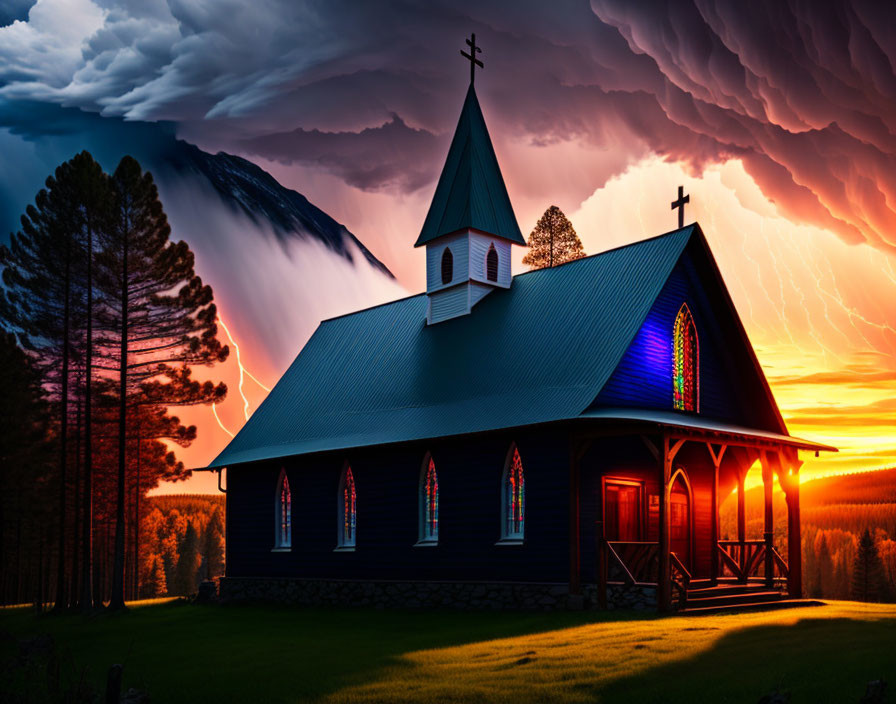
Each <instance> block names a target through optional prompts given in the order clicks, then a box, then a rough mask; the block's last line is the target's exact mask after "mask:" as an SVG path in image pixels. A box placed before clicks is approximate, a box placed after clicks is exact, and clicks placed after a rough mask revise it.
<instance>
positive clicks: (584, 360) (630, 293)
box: [210, 225, 703, 467]
mask: <svg viewBox="0 0 896 704" xmlns="http://www.w3.org/2000/svg"><path fill="white" fill-rule="evenodd" d="M695 233H696V234H695ZM695 236H696V237H699V238H701V239H702V237H703V236H702V234H700V233H699V228H696V227H695V226H693V225H691V226H688V227H686V228H683V229H681V230H676V231H674V232H671V233H668V234H666V235H662V236H660V237H656V238H653V239H649V240H645V241H643V242H638V243H636V244H632V245H628V246H626V247H621V248H619V249H614V250H611V251H609V252H604V253H603V254H599V255H595V256H592V257H587V258H585V259H579V260H577V261H574V262H570V263H568V264H563V265H562V266H557V267H554V268H549V269H539V270H536V271H531V272H528V273H525V274H520V275H518V276H516V277H514V280H513V285H512V286H511V287H510V288H509V289H507V290H496V291H494V292H492V293H491V294H489V295H488V296H486V297H485V298H484V299H483V300H482V301H480V302H479V303H478V304H477V305H476V308H475V310H474V311H473V312H472V313H471V314H470V315H466V316H462V317H459V318H455V319H453V320H448V321H445V322H442V323H439V324H438V325H431V326H427V325H426V296H425V295H423V294H421V295H418V296H412V297H410V298H405V299H402V300H399V301H394V302H392V303H387V304H385V305H381V306H377V307H375V308H370V309H367V310H363V311H359V312H357V313H353V314H351V315H346V316H343V317H340V318H333V319H331V320H326V321H324V322H322V323H321V324H320V326H319V327H318V328H317V330H316V331H315V333H314V335H312V337H311V339H310V340H309V341H308V343H307V344H306V345H305V348H304V349H303V350H302V351H301V353H300V354H299V356H298V357H297V358H296V359H295V361H294V362H293V363H292V365H291V366H290V367H289V369H288V370H287V371H286V373H285V374H284V375H283V377H282V378H281V379H280V381H279V382H278V383H277V385H276V386H275V387H274V389H273V390H272V391H271V393H270V394H269V395H268V397H267V398H266V399H265V401H264V402H263V403H262V404H261V406H260V407H259V408H258V410H257V411H256V412H255V413H254V414H253V415H252V417H251V418H250V419H249V421H248V422H247V423H246V425H245V426H244V427H243V429H242V430H240V432H239V433H238V434H237V436H236V437H235V438H234V439H233V440H232V441H231V442H230V444H229V445H228V446H227V447H226V448H225V449H224V451H223V452H221V454H220V455H219V456H218V457H217V458H216V459H215V460H214V461H213V462H212V464H211V465H210V466H211V467H222V466H225V465H228V464H235V463H242V462H250V461H254V460H261V459H272V458H276V457H286V456H290V455H299V454H305V453H310V452H320V451H326V450H340V449H347V448H354V447H362V446H368V445H379V444H385V443H393V442H404V441H411V440H422V439H426V438H434V437H444V436H449V435H458V434H464V433H472V432H479V431H486V430H495V429H499V428H510V427H518V426H524V425H530V424H534V423H543V422H550V421H557V420H564V419H571V418H576V417H578V416H580V414H581V413H583V412H584V411H585V410H586V409H587V408H588V407H589V406H590V405H591V403H592V402H593V401H594V399H595V397H596V396H597V395H598V393H599V392H600V390H601V388H602V386H603V385H604V383H606V381H607V379H608V378H609V377H610V375H611V374H612V372H613V370H614V369H615V368H616V366H617V364H618V363H619V360H620V358H621V357H622V355H623V354H624V353H625V351H626V349H627V348H628V346H629V344H630V343H631V341H632V339H633V338H634V336H635V334H636V333H637V332H638V330H639V329H640V327H641V325H642V323H643V322H644V319H645V318H646V317H647V314H648V312H649V311H650V309H651V306H652V304H653V302H654V300H655V299H656V297H657V296H658V295H659V292H660V290H661V289H662V287H663V285H664V283H665V282H666V280H667V278H668V277H669V274H670V273H671V271H672V269H673V268H674V267H675V264H676V262H677V261H678V259H679V257H680V256H681V254H682V252H683V251H684V248H685V247H686V245H687V244H688V242H689V241H690V240H691V239H692V238H693V237H695Z"/></svg>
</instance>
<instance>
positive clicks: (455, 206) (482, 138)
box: [414, 84, 526, 247]
mask: <svg viewBox="0 0 896 704" xmlns="http://www.w3.org/2000/svg"><path fill="white" fill-rule="evenodd" d="M467 228H473V229H476V230H481V231H483V232H488V233H490V234H492V235H497V236H499V237H503V238H505V239H508V240H510V241H511V242H515V243H516V244H523V245H524V244H526V241H525V240H524V239H523V235H522V233H521V232H520V227H519V224H518V223H517V221H516V215H514V212H513V206H512V205H511V204H510V196H508V195H507V187H506V186H505V185H504V178H503V176H502V175H501V168H500V166H498V158H497V157H496V156H495V150H494V148H493V147H492V141H491V138H490V137H489V134H488V129H487V128H486V126H485V118H484V117H483V116H482V109H481V108H480V107H479V101H478V99H477V98H476V91H475V90H473V85H472V84H470V88H469V90H468V91H467V97H466V99H465V100H464V106H463V109H462V110H461V114H460V119H459V120H458V123H457V129H456V130H455V132H454V138H453V139H452V140H451V147H450V148H449V149H448V157H447V158H446V159H445V166H444V167H443V169H442V174H441V176H440V177H439V182H438V184H437V185H436V191H435V194H434V195H433V198H432V203H431V204H430V206H429V212H427V214H426V219H425V220H424V221H423V229H422V230H421V231H420V236H419V237H418V238H417V242H416V243H415V244H414V246H415V247H419V246H420V245H423V244H426V243H427V242H430V241H432V240H434V239H436V238H437V237H441V236H442V235H447V234H449V233H451V232H456V231H458V230H463V229H467Z"/></svg>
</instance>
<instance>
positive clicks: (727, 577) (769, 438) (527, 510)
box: [208, 35, 835, 611]
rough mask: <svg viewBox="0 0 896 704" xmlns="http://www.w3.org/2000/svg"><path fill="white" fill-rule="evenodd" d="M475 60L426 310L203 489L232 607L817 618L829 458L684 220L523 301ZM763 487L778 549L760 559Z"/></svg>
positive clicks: (409, 304)
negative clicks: (822, 489)
mask: <svg viewBox="0 0 896 704" xmlns="http://www.w3.org/2000/svg"><path fill="white" fill-rule="evenodd" d="M467 44H469V45H470V54H466V53H464V52H461V53H464V55H465V56H466V57H467V58H469V59H470V61H471V80H470V86H469V89H468V91H467V95H466V98H465V100H464V104H463V108H462V110H461V115H460V120H459V121H458V124H457V129H456V132H455V134H454V137H453V140H452V142H451V146H450V148H449V151H448V155H447V158H446V161H445V165H444V168H443V169H442V172H441V176H440V178H439V181H438V184H437V186H436V190H435V194H434V196H433V199H432V203H431V205H430V208H429V212H428V214H427V216H426V219H425V220H424V222H423V226H422V229H421V231H420V235H419V237H418V238H417V241H416V243H415V246H416V247H424V248H425V253H426V291H425V293H421V294H419V295H415V296H411V297H408V298H404V299H401V300H397V301H393V302H391V303H386V304H384V305H379V306H375V307H372V308H368V309H366V310H361V311H358V312H355V313H352V314H349V315H344V316H340V317H337V318H333V319H330V320H325V321H323V322H322V323H321V324H320V326H319V327H318V328H317V330H316V331H315V333H314V334H313V336H312V337H311V339H310V340H309V341H308V343H307V344H306V345H305V347H304V348H303V349H302V350H301V352H300V353H299V355H298V357H296V359H295V361H294V362H293V363H292V365H291V366H290V367H289V369H288V370H287V371H286V373H285V374H284V375H283V377H282V378H281V379H280V381H279V382H278V383H277V385H276V386H275V387H274V389H273V390H272V391H271V393H270V395H269V396H268V397H267V399H266V400H265V401H264V402H263V403H262V405H261V406H260V407H259V408H258V410H257V411H256V412H255V414H254V415H253V416H252V417H251V418H250V419H249V421H248V422H247V423H246V425H245V426H244V427H243V428H242V430H241V431H240V432H239V433H238V434H237V436H236V437H235V438H234V439H233V440H232V441H231V442H230V444H229V445H228V446H227V447H226V448H225V449H224V450H223V451H222V452H221V454H220V455H219V456H218V457H217V458H216V459H215V460H214V461H213V462H212V463H211V465H210V466H209V467H208V469H210V470H213V471H217V472H219V486H220V485H221V473H223V472H225V470H226V544H227V564H226V574H225V576H224V577H223V578H222V579H221V583H220V593H221V597H222V599H224V600H231V601H238V600H278V601H291V602H294V603H300V604H314V605H358V606H377V607H387V608H392V607H399V608H402V607H411V608H414V607H418V608H460V609H486V608H511V609H514V608H515V609H551V608H583V607H584V608H655V609H659V610H660V611H670V610H676V609H688V610H693V611H701V610H702V611H708V610H712V609H718V608H722V607H729V608H730V607H731V606H733V605H735V606H736V605H739V606H742V607H746V606H756V605H763V604H766V605H767V604H770V603H781V604H784V603H789V602H788V601H787V600H788V598H790V599H797V598H800V597H801V595H802V585H801V569H800V504H799V470H800V465H801V461H800V459H799V451H800V450H803V451H811V452H816V453H817V452H819V451H834V450H835V448H832V447H828V446H825V445H820V444H817V443H814V442H811V441H807V440H801V439H798V438H795V437H792V436H791V435H790V434H789V433H788V431H787V428H786V426H785V424H784V421H783V419H782V417H781V413H780V412H779V410H778V407H777V405H776V403H775V399H774V397H773V396H772V393H771V390H770V388H769V385H768V382H767V381H766V379H765V376H764V375H763V372H762V368H761V367H760V364H759V362H758V360H757V358H756V355H755V353H754V351H753V348H752V346H751V345H750V341H749V340H748V338H747V334H746V332H745V330H744V327H743V325H742V323H741V321H740V318H739V317H738V314H737V311H736V310H735V307H734V304H733V302H732V300H731V297H730V295H729V294H728V291H727V289H726V287H725V283H724V281H723V279H722V276H721V274H720V271H719V269H718V267H717V265H716V262H715V260H714V259H713V255H712V252H711V251H710V249H709V246H708V244H707V241H706V238H705V237H704V234H703V232H702V231H701V229H700V226H699V225H698V224H696V223H694V224H690V225H686V226H685V225H684V222H683V206H684V202H685V200H686V199H684V198H682V197H681V193H680V192H679V200H678V201H677V202H676V203H674V204H673V206H677V207H679V227H678V229H676V230H674V231H672V232H668V233H666V234H663V235H659V236H657V237H653V238H650V239H646V240H643V241H640V242H635V243H634V244H630V245H627V246H624V247H619V248H617V249H613V250H610V251H606V252H603V253H601V254H597V255H594V256H590V257H586V258H584V259H579V260H576V261H572V262H569V263H565V264H562V265H559V266H555V267H552V268H546V269H538V270H534V271H530V272H526V273H522V274H517V275H516V276H514V275H512V273H511V263H510V262H511V248H512V247H513V246H515V245H517V246H525V244H526V242H525V240H524V238H523V236H522V234H521V232H520V228H519V226H518V224H517V220H516V216H515V215H514V211H513V207H512V206H511V202H510V198H509V196H508V194H507V189H506V187H505V185H504V180H503V177H502V175H501V170H500V168H499V166H498V160H497V157H496V155H495V151H494V149H493V147H492V143H491V139H490V137H489V133H488V130H487V128H486V123H485V120H484V117H483V114H482V110H481V109H480V106H479V102H478V100H477V97H476V91H475V89H474V83H473V75H472V71H474V70H475V68H476V66H477V65H479V66H481V62H480V61H478V59H476V52H477V51H479V49H478V48H477V47H476V46H475V35H474V37H473V41H472V42H471V41H470V40H467ZM753 465H757V466H759V467H761V472H762V480H763V484H764V487H765V491H764V497H765V511H764V531H763V533H762V535H761V536H755V535H754V536H747V533H746V517H745V506H744V480H745V476H746V473H747V471H748V470H749V469H750V468H751V467H752V466H753ZM775 481H777V482H778V485H779V486H780V488H781V489H782V490H783V492H784V495H785V497H786V504H787V525H786V531H783V530H781V529H782V528H784V527H783V526H778V527H777V528H778V532H777V533H776V526H775V525H774V515H773V512H772V492H773V490H774V484H775ZM734 492H737V506H738V519H737V528H736V531H733V532H732V534H730V535H729V534H725V535H722V534H721V532H720V524H719V505H720V503H721V501H722V500H724V498H725V497H727V496H729V495H731V494H733V493H734ZM776 536H778V537H777V539H776ZM782 536H786V537H782Z"/></svg>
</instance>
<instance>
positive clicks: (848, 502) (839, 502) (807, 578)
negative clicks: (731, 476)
mask: <svg viewBox="0 0 896 704" xmlns="http://www.w3.org/2000/svg"><path fill="white" fill-rule="evenodd" d="M745 503H746V519H747V526H746V527H747V538H748V539H758V538H761V537H762V534H763V530H764V518H763V490H762V487H757V488H754V489H751V490H749V491H748V492H747V494H746V499H745ZM772 505H773V509H774V511H773V515H774V524H775V525H774V527H775V536H774V542H775V547H776V548H777V549H778V551H779V552H780V553H781V554H782V555H784V556H786V555H787V505H786V502H785V500H784V497H783V495H782V494H781V493H780V492H775V494H774V499H773V503H772ZM800 519H801V521H800V522H801V528H802V530H801V533H802V535H801V543H802V558H803V592H804V594H805V595H806V596H809V597H816V598H827V599H858V600H860V601H896V469H887V470H881V471H876V472H862V473H857V474H848V475H841V476H837V477H826V478H823V479H816V480H812V481H809V482H806V483H804V484H802V485H801V486H800ZM719 528H720V535H721V536H722V537H723V538H730V539H735V538H736V536H737V499H736V497H735V496H731V497H728V499H727V500H726V501H725V502H724V504H723V505H722V507H721V510H720V522H719Z"/></svg>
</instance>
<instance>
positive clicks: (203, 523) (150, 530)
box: [140, 494, 224, 598]
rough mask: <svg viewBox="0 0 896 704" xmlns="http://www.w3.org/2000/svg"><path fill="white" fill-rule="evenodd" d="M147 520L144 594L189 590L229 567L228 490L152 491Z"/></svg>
mask: <svg viewBox="0 0 896 704" xmlns="http://www.w3.org/2000/svg"><path fill="white" fill-rule="evenodd" d="M147 501H148V504H149V506H148V511H147V513H146V515H145V516H144V518H143V519H142V521H141V525H140V532H141V534H142V535H143V543H144V550H143V552H142V554H141V556H140V558H141V564H140V574H141V579H140V584H141V592H142V593H141V594H140V596H141V597H142V598H152V597H159V596H189V595H190V594H195V593H196V590H197V588H198V587H199V583H200V582H201V581H203V580H207V579H213V578H214V577H219V576H221V575H222V574H223V573H224V496H223V495H217V496H215V495H210V496H206V495H201V494H177V495H170V496H152V497H150V498H149V499H148V500H147Z"/></svg>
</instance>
